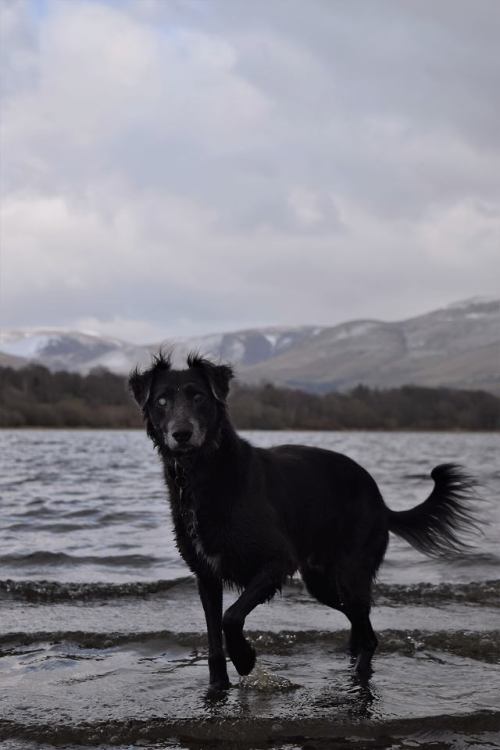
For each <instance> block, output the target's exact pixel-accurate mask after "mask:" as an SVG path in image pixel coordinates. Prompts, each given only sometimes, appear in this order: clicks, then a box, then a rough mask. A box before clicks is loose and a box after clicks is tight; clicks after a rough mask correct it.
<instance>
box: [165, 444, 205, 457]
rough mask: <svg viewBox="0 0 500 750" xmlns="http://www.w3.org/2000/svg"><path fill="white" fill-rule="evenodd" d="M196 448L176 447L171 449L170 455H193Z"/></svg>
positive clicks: (192, 446)
mask: <svg viewBox="0 0 500 750" xmlns="http://www.w3.org/2000/svg"><path fill="white" fill-rule="evenodd" d="M197 447H198V446H196V445H176V446H175V447H174V448H172V449H171V450H172V453H173V454H174V455H177V454H178V455H182V456H185V455H186V453H194V451H195V450H196V449H197Z"/></svg>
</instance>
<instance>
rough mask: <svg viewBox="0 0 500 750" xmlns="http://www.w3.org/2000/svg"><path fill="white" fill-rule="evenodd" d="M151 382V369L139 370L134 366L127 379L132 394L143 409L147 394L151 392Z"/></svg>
mask: <svg viewBox="0 0 500 750" xmlns="http://www.w3.org/2000/svg"><path fill="white" fill-rule="evenodd" d="M152 382H153V370H152V369H151V370H146V371H145V372H140V370H139V368H138V367H136V368H135V370H132V372H131V373H130V377H129V379H128V385H129V388H130V390H131V391H132V395H133V396H134V398H135V400H136V401H137V403H138V404H139V406H140V407H141V409H144V407H145V406H146V404H147V402H148V398H149V394H150V392H151V384H152Z"/></svg>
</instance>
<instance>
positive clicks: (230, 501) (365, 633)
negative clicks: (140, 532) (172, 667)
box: [130, 354, 472, 689]
mask: <svg viewBox="0 0 500 750" xmlns="http://www.w3.org/2000/svg"><path fill="white" fill-rule="evenodd" d="M232 376H233V372H232V369H231V368H230V367H229V366H227V365H215V364H213V363H212V362H210V361H208V360H206V359H203V358H201V357H199V356H198V355H190V356H189V358H188V369H185V370H174V369H172V367H171V363H170V358H169V357H166V356H165V355H161V354H160V355H159V356H158V357H156V358H155V360H154V361H153V364H152V366H151V368H150V369H148V370H146V371H145V372H142V373H141V372H139V371H138V370H135V371H134V372H133V373H132V374H131V376H130V387H131V390H132V392H133V394H134V397H135V399H136V401H137V402H138V403H139V405H140V406H141V408H142V410H143V414H144V418H145V423H146V429H147V433H148V435H149V436H150V438H151V439H152V440H153V442H154V444H155V446H156V447H157V449H158V451H159V453H160V456H161V458H162V461H163V466H164V475H165V480H166V483H167V485H168V489H169V496H170V504H171V509H172V517H173V522H174V528H175V535H176V541H177V546H178V549H179V552H180V553H181V555H182V557H183V558H184V560H185V561H186V563H187V564H188V566H189V567H190V569H191V570H192V571H193V573H195V574H196V576H197V580H198V587H199V593H200V598H201V602H202V605H203V608H204V611H205V616H206V621H207V630H208V643H209V671H210V684H211V687H212V688H214V689H225V688H227V687H228V686H229V680H228V675H227V670H226V658H225V655H224V648H223V640H222V634H223V633H224V636H225V645H226V650H227V653H228V655H229V657H230V659H231V661H232V662H233V664H234V666H235V667H236V669H237V671H238V672H239V673H240V674H248V673H249V672H250V671H251V670H252V669H253V666H254V664H255V651H254V649H253V647H252V646H251V645H250V644H249V643H248V641H247V640H246V639H245V637H244V635H243V626H244V623H245V618H246V617H247V615H248V614H249V613H250V612H251V611H252V610H253V609H254V608H255V607H256V606H257V605H258V604H261V603H262V602H265V601H267V600H269V599H271V598H272V597H273V596H274V594H275V593H276V592H277V591H279V590H280V589H281V587H282V585H283V583H284V582H285V581H286V579H287V578H288V577H289V576H291V575H293V574H294V573H295V572H296V571H300V574H301V576H302V578H303V580H304V582H305V585H306V586H307V588H308V590H309V592H310V593H311V594H312V595H313V596H314V597H316V598H317V599H318V600H319V601H320V602H323V603H324V604H326V605H328V606H330V607H333V608H334V609H337V610H339V611H341V612H343V613H344V614H345V615H346V616H347V618H348V619H349V621H350V623H351V638H350V649H351V652H352V654H353V655H354V656H355V657H356V668H357V671H358V672H359V673H361V674H363V673H364V674H365V675H366V674H367V673H369V670H370V662H371V657H372V654H373V652H374V651H375V648H376V645H377V639H376V637H375V634H374V632H373V629H372V626H371V623H370V617H369V615H370V607H371V587H372V582H373V580H374V578H375V575H376V573H377V570H378V568H379V566H380V563H381V562H382V559H383V557H384V554H385V551H386V548H387V543H388V540H389V531H393V532H394V533H396V534H399V535H400V536H402V537H404V538H405V539H406V540H407V541H408V542H410V544H413V545H414V546H415V547H416V548H417V549H419V550H421V551H423V552H426V553H430V554H438V553H446V552H450V551H456V550H457V549H459V548H460V544H461V543H460V541H459V538H458V537H457V534H456V532H457V531H460V530H462V529H463V528H464V527H467V526H468V525H469V524H470V523H471V521H472V514H471V513H470V511H469V510H468V508H467V504H466V501H467V499H468V497H469V495H470V489H471V482H470V480H469V478H468V477H467V476H466V475H465V474H464V473H463V472H462V470H461V469H460V468H459V467H457V466H453V465H442V466H438V467H436V468H435V469H434V470H433V472H432V477H433V478H434V481H435V487H434V490H433V491H432V493H431V495H430V496H429V498H428V499H427V500H426V501H425V502H423V503H422V504H421V505H419V506H417V507H416V508H413V509H411V510H407V511H400V512H395V511H392V510H389V509H388V508H387V506H386V505H385V503H384V501H383V499H382V496H381V494H380V491H379V489H378V487H377V485H376V483H375V481H374V480H373V478H372V477H371V476H370V474H368V472H367V471H365V469H363V468H362V467H361V466H359V465H358V464H357V463H355V462H354V461H352V460H351V459H350V458H348V457H347V456H344V455H342V454H339V453H335V452H333V451H328V450H323V449H320V448H312V447H307V446H298V445H281V446H277V447H275V448H269V449H263V448H256V447H254V446H252V445H250V444H249V443H248V442H247V441H246V440H243V439H242V438H241V437H239V436H238V435H237V434H236V432H235V430H234V428H233V426H232V424H231V422H230V419H229V417H228V414H227V410H226V401H225V399H226V396H227V394H228V391H229V382H230V380H231V378H232ZM224 584H227V585H230V586H235V587H237V588H238V589H239V590H240V592H241V594H240V596H239V598H238V599H237V601H236V602H235V603H234V604H233V605H232V606H231V607H229V609H228V610H227V611H226V612H225V613H224V615H223V614H222V589H223V585H224Z"/></svg>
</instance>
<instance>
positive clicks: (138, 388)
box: [128, 351, 170, 409]
mask: <svg viewBox="0 0 500 750" xmlns="http://www.w3.org/2000/svg"><path fill="white" fill-rule="evenodd" d="M157 370H170V354H164V353H163V352H162V351H160V352H159V353H158V354H155V355H154V357H153V364H152V366H151V367H150V368H149V370H145V371H144V372H141V371H140V370H139V368H138V367H136V368H135V370H132V372H131V373H130V376H129V379H128V385H129V388H130V390H131V391H132V395H133V396H134V398H135V400H136V401H137V403H138V404H139V406H140V407H141V409H144V407H145V406H146V404H147V402H148V399H149V394H150V393H151V386H152V385H153V378H154V375H155V372H156V371H157Z"/></svg>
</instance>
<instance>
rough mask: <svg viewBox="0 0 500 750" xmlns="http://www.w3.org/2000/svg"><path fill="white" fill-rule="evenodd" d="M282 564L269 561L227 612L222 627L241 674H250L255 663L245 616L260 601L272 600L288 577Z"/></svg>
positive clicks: (234, 661)
mask: <svg viewBox="0 0 500 750" xmlns="http://www.w3.org/2000/svg"><path fill="white" fill-rule="evenodd" d="M286 575H287V571H286V569H284V566H283V564H282V563H277V562H273V563H269V564H268V565H266V566H265V567H264V568H263V569H262V570H261V571H260V573H258V574H257V575H256V576H255V577H254V578H252V580H251V581H250V583H249V584H248V586H247V587H246V588H245V590H244V591H243V593H242V594H241V596H240V597H239V598H238V599H237V600H236V601H235V602H234V604H232V605H231V606H230V607H229V608H228V610H227V611H226V612H225V613H224V617H223V619H222V627H223V630H224V635H225V637H226V648H227V653H228V654H229V658H230V659H231V661H232V662H233V664H234V666H235V667H236V670H237V671H238V673H239V674H241V675H245V674H249V673H250V672H251V671H252V669H253V668H254V666H255V656H256V654H255V649H254V648H252V646H251V645H250V644H249V643H248V641H247V640H246V638H245V636H244V635H243V627H244V625H245V618H246V617H247V615H248V614H250V612H251V611H252V610H253V609H255V607H256V606H257V605H258V604H262V603H263V602H266V601H269V599H271V598H272V597H273V596H274V594H275V593H276V591H278V590H280V589H281V586H282V584H283V582H284V580H285V578H286Z"/></svg>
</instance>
